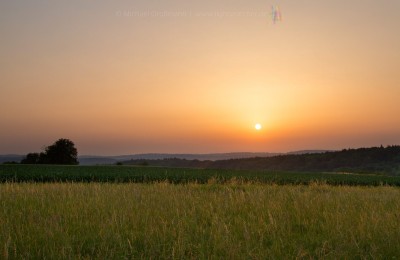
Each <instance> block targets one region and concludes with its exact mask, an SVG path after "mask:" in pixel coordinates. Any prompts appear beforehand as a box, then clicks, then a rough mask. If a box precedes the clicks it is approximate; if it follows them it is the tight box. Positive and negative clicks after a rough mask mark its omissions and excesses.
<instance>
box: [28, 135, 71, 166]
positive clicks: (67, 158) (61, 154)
mask: <svg viewBox="0 0 400 260" xmlns="http://www.w3.org/2000/svg"><path fill="white" fill-rule="evenodd" d="M21 163H22V164H63V165H75V164H78V151H77V149H76V148H75V145H74V143H73V142H72V141H71V140H68V139H63V138H62V139H59V140H57V141H56V142H55V143H54V144H52V145H50V146H48V147H47V148H46V151H45V152H41V153H40V154H39V153H28V154H27V155H26V158H24V159H23V160H22V161H21Z"/></svg>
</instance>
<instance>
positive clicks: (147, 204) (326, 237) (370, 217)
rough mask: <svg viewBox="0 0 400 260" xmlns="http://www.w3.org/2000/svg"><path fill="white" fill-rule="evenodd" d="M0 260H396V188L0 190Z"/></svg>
mask: <svg viewBox="0 0 400 260" xmlns="http://www.w3.org/2000/svg"><path fill="white" fill-rule="evenodd" d="M0 188H1V189H0V203H1V209H0V228H1V232H0V246H1V249H2V251H1V255H0V258H3V259H7V258H13V259H21V258H29V259H32V258H35V259H37V258H46V259H67V258H68V259H71V258H77V259H79V258H81V259H82V258H101V259H124V258H144V259H151V258H153V259H154V258H163V259H165V258H167V259H190V258H196V259H197V258H200V259H209V258H211V259H220V258H225V259H248V258H254V259H265V258H273V259H274V258H275V259H276V258H279V259H288V258H307V259H308V258H330V259H334V258H342V259H343V258H379V259H391V258H398V257H400V232H399V230H400V215H399V212H400V189H399V188H396V187H383V186H382V187H349V186H329V185H321V184H312V185H308V186H304V185H296V186H293V185H286V186H279V185H265V184H238V183H235V182H230V183H225V184H182V185H175V184H170V183H166V182H164V183H154V184H135V183H125V184H109V183H74V184H72V183H4V184H0Z"/></svg>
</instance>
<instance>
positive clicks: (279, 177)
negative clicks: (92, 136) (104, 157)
mask: <svg viewBox="0 0 400 260" xmlns="http://www.w3.org/2000/svg"><path fill="white" fill-rule="evenodd" d="M232 179H235V180H237V181H243V182H257V183H266V184H308V183H314V182H321V183H327V184H330V185H367V186H378V185H391V186H400V176H387V175H373V174H339V173H318V172H308V173H307V172H297V173H296V172H271V171H244V170H222V169H218V170H212V169H206V170H205V169H183V168H166V167H163V168H162V167H137V166H55V165H0V182H119V183H121V182H133V183H152V182H160V181H162V182H164V181H167V182H170V183H192V182H197V183H208V182H216V183H225V182H228V181H231V180H232Z"/></svg>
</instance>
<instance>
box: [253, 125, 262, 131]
mask: <svg viewBox="0 0 400 260" xmlns="http://www.w3.org/2000/svg"><path fill="white" fill-rule="evenodd" d="M254 128H255V129H256V130H261V128H262V125H261V124H256V125H255V126H254Z"/></svg>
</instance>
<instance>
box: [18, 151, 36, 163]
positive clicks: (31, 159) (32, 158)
mask: <svg viewBox="0 0 400 260" xmlns="http://www.w3.org/2000/svg"><path fill="white" fill-rule="evenodd" d="M39 157H40V156H39V153H28V154H27V155H26V157H25V158H24V159H22V161H21V163H23V164H37V163H39Z"/></svg>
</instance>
